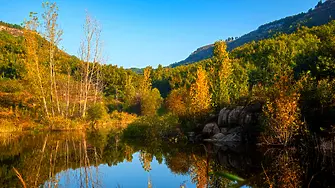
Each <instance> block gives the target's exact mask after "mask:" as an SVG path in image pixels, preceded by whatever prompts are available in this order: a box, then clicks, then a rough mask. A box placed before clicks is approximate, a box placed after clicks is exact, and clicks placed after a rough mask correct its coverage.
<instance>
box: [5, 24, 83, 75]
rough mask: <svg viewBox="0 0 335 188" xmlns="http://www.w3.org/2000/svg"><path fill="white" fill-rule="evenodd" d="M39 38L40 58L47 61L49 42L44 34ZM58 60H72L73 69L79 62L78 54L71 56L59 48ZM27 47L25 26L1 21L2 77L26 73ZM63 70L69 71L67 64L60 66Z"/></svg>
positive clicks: (41, 60) (64, 71)
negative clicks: (24, 34) (24, 32)
mask: <svg viewBox="0 0 335 188" xmlns="http://www.w3.org/2000/svg"><path fill="white" fill-rule="evenodd" d="M37 39H38V43H39V44H38V46H39V48H38V49H37V50H38V58H39V61H40V62H47V59H48V57H49V56H48V51H47V50H48V46H49V42H48V41H47V40H46V39H44V38H43V37H42V36H39V35H38V36H37ZM56 53H57V56H56V58H55V60H56V61H59V62H70V63H71V65H72V67H71V68H72V69H75V68H76V67H75V65H76V64H78V63H79V61H80V60H79V59H78V58H77V57H76V56H71V55H69V54H67V53H66V52H64V51H62V50H60V49H58V50H57V52H56ZM25 56H26V49H25V44H24V36H23V28H22V27H21V26H19V25H16V24H9V23H5V22H2V21H0V78H11V79H12V78H21V77H22V76H23V75H22V74H24V73H25V70H24V61H25ZM60 69H61V72H63V73H65V74H66V73H67V71H68V70H67V67H66V66H60Z"/></svg>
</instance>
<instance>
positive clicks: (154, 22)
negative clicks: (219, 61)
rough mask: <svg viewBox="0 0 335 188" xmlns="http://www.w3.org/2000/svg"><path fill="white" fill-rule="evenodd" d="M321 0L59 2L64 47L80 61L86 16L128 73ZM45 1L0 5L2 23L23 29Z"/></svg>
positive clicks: (3, 0) (2, 0)
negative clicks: (96, 24) (94, 21)
mask: <svg viewBox="0 0 335 188" xmlns="http://www.w3.org/2000/svg"><path fill="white" fill-rule="evenodd" d="M318 1H319V0H164V1H160V0H56V1H55V2H56V3H57V5H58V7H59V9H60V12H59V24H60V26H61V28H62V29H63V30H64V35H63V41H62V42H61V45H60V47H63V48H64V49H65V51H66V52H68V53H69V54H71V55H77V54H78V53H77V52H78V48H79V44H80V41H81V39H82V36H83V35H82V25H83V23H84V18H85V10H86V9H87V10H88V11H89V12H90V14H91V15H92V16H93V17H95V18H96V19H97V20H99V22H100V23H101V25H102V27H103V33H102V38H103V40H104V54H105V56H107V57H108V62H107V63H111V64H117V65H119V66H123V67H125V68H129V67H145V66H147V65H151V66H153V67H157V65H158V64H162V65H164V66H165V65H169V64H171V63H174V62H178V61H180V60H183V59H185V58H186V57H187V56H188V55H189V54H190V53H192V52H193V51H194V50H196V49H197V48H198V47H201V46H203V45H207V44H210V43H213V42H215V41H217V40H219V39H226V38H228V37H232V36H233V37H236V36H241V35H243V34H246V33H248V32H250V31H252V30H254V29H257V27H258V26H260V25H262V24H264V23H267V22H270V21H273V20H277V19H280V18H283V17H286V16H290V15H293V14H297V13H300V12H306V11H307V10H308V9H309V8H312V7H314V6H315V5H316V4H317V2H318ZM42 2H43V1H41V0H0V4H1V6H0V13H1V14H0V20H2V21H5V22H9V23H16V24H20V23H22V22H23V20H24V18H27V17H28V15H29V12H31V11H32V12H38V13H41V12H42V8H41V4H42Z"/></svg>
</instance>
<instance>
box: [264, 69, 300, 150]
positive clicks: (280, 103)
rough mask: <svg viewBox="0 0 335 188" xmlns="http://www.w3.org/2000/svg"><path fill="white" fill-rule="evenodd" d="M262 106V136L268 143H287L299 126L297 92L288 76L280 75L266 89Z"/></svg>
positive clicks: (298, 96) (298, 95)
mask: <svg viewBox="0 0 335 188" xmlns="http://www.w3.org/2000/svg"><path fill="white" fill-rule="evenodd" d="M267 95H268V99H267V102H266V104H265V106H264V108H263V113H264V116H265V123H266V124H265V132H264V133H263V136H264V137H263V138H265V141H267V142H268V143H270V144H283V145H287V144H289V143H290V142H291V141H292V139H293V136H294V135H296V134H297V133H298V131H299V129H300V128H301V126H300V125H301V124H302V123H301V121H300V109H299V107H298V102H299V98H300V94H299V93H297V91H296V89H295V87H294V84H292V78H291V77H290V76H286V75H284V76H280V77H279V78H278V79H276V82H275V84H274V85H273V86H271V87H270V88H269V90H268V93H267Z"/></svg>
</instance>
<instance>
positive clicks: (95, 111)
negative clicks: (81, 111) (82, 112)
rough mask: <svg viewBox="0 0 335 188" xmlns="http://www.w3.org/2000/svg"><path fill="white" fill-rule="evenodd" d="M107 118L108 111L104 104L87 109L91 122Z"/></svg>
mask: <svg viewBox="0 0 335 188" xmlns="http://www.w3.org/2000/svg"><path fill="white" fill-rule="evenodd" d="M106 117H107V110H106V108H105V106H104V105H103V104H102V103H96V104H93V105H92V106H90V107H89V108H88V109H87V118H88V120H90V121H97V120H100V119H103V118H106Z"/></svg>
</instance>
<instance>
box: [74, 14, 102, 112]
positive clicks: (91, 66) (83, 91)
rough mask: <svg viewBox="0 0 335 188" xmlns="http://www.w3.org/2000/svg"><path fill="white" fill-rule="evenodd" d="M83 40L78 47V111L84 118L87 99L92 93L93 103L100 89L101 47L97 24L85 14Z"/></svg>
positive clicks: (99, 29)
mask: <svg viewBox="0 0 335 188" xmlns="http://www.w3.org/2000/svg"><path fill="white" fill-rule="evenodd" d="M83 29H84V39H83V41H82V43H81V47H80V59H81V70H80V71H81V83H80V96H79V98H80V111H81V114H82V117H85V116H86V111H87V103H88V98H89V95H90V93H91V92H94V95H95V101H96V95H97V93H98V90H99V89H100V88H101V87H99V85H101V82H100V80H99V78H100V62H101V61H102V58H101V52H102V45H101V41H100V36H101V28H100V25H99V24H98V22H97V21H96V20H95V19H93V18H91V16H90V15H89V14H88V13H86V19H85V24H84V27H83Z"/></svg>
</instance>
